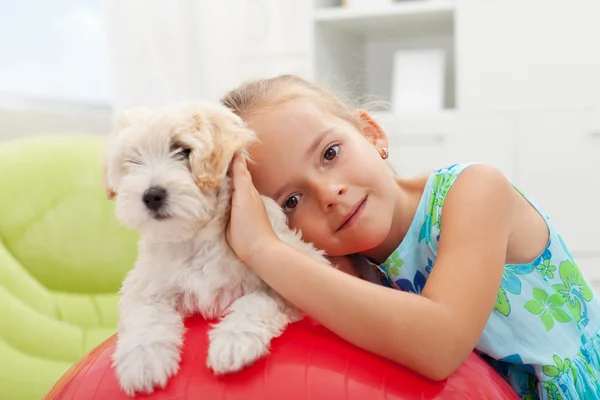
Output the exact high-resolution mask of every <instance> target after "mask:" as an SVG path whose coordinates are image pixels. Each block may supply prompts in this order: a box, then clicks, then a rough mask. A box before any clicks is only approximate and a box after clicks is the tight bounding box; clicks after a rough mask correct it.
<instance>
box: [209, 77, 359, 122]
mask: <svg viewBox="0 0 600 400" xmlns="http://www.w3.org/2000/svg"><path fill="white" fill-rule="evenodd" d="M300 97H304V98H309V99H312V100H315V101H319V102H321V103H322V104H323V105H324V106H325V107H326V108H327V110H328V111H329V112H330V113H332V114H333V115H335V116H336V117H338V118H341V119H343V120H346V121H347V122H349V123H351V124H352V125H354V126H355V127H356V128H357V129H359V130H360V129H361V123H360V122H359V120H358V119H357V118H355V117H354V111H353V108H352V107H350V106H348V105H347V102H344V101H342V99H341V98H340V97H339V96H338V95H336V94H334V93H333V92H331V91H328V90H326V89H324V88H322V87H320V86H318V85H315V84H313V83H310V82H308V81H306V80H304V79H302V78H300V77H299V76H296V75H289V74H286V75H279V76H276V77H272V78H264V79H257V80H252V81H248V82H245V83H243V84H242V85H240V86H238V87H237V88H235V89H233V90H231V91H229V92H228V93H227V94H225V96H223V98H222V99H221V103H222V104H223V105H224V106H226V107H227V108H229V109H230V110H231V111H233V112H234V113H235V114H237V115H238V116H239V117H241V118H242V119H247V118H248V117H249V116H250V115H251V114H252V113H253V112H254V111H256V110H257V109H258V108H261V107H267V106H272V105H276V104H280V103H282V102H285V101H288V100H292V99H296V98H300Z"/></svg>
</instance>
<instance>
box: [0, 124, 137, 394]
mask: <svg viewBox="0 0 600 400" xmlns="http://www.w3.org/2000/svg"><path fill="white" fill-rule="evenodd" d="M104 143H105V139H104V138H102V137H96V136H84V135H81V136H44V137H42V136H40V137H33V138H27V139H19V140H13V141H9V142H3V143H1V144H0V399H7V400H8V399H10V400H21V399H24V400H38V399H40V398H41V397H42V396H43V395H44V394H45V393H46V392H47V391H48V390H49V389H50V388H51V387H52V385H53V384H54V382H55V381H56V380H58V379H59V378H60V376H61V375H62V374H63V373H64V372H65V371H66V370H67V369H68V368H69V367H70V366H71V365H72V364H73V363H75V362H76V361H77V360H78V359H79V358H81V357H82V356H83V355H84V354H85V353H86V352H87V351H89V350H90V349H92V348H93V347H94V346H96V345H97V344H98V343H100V342H101V341H103V340H104V339H106V338H107V337H108V336H110V335H111V334H113V333H114V332H115V331H116V325H117V301H118V297H117V293H118V290H119V288H120V285H121V281H122V279H123V277H124V276H125V274H126V272H127V271H128V270H129V269H130V268H131V267H132V266H133V262H134V260H135V256H136V249H137V247H136V242H137V240H138V235H137V233H136V232H133V231H131V230H128V229H127V228H125V227H123V226H122V225H120V224H119V222H118V221H117V220H116V218H115V216H114V204H113V203H112V202H110V201H108V200H106V198H105V197H104V193H103V191H102V186H101V180H100V162H101V156H102V151H103V148H104Z"/></svg>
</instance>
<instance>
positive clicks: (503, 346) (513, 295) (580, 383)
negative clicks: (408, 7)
mask: <svg viewBox="0 0 600 400" xmlns="http://www.w3.org/2000/svg"><path fill="white" fill-rule="evenodd" d="M223 103H224V104H225V105H226V106H227V107H229V108H230V109H231V110H233V111H234V112H235V113H236V114H238V115H240V116H241V117H242V118H244V120H245V121H247V123H248V125H249V127H250V128H252V129H254V130H255V131H256V133H257V134H258V136H259V138H260V143H259V144H257V145H256V146H254V147H253V148H252V149H251V151H250V155H251V159H252V161H251V162H249V165H246V163H245V161H244V160H243V159H242V158H241V157H236V159H235V162H234V166H233V175H234V195H233V200H232V202H233V204H232V210H231V219H230V223H229V227H228V240H229V242H230V244H231V246H232V247H233V249H234V250H235V251H236V253H237V254H238V256H239V257H240V258H241V259H243V260H244V261H245V262H246V263H248V265H249V266H250V267H251V268H253V269H254V270H255V271H256V273H258V274H259V275H260V276H261V277H262V278H263V279H264V280H265V281H266V282H267V283H268V284H269V285H270V286H271V287H273V288H274V289H275V290H276V291H277V292H279V293H280V294H281V295H283V296H284V297H286V298H287V299H288V300H289V301H291V302H292V303H294V304H295V305H296V306H298V307H299V308H300V309H302V310H304V311H305V312H306V313H307V314H308V315H311V316H312V317H313V318H315V319H316V320H318V321H319V322H320V323H322V324H323V325H324V326H326V327H327V328H329V329H330V330H332V331H333V332H335V333H336V334H338V335H339V336H341V337H342V338H344V339H346V340H348V341H349V342H351V343H353V344H355V345H357V346H359V347H361V348H363V349H366V350H368V351H371V352H373V353H376V354H379V355H381V356H384V357H387V358H389V359H391V360H393V361H395V362H398V363H401V364H403V365H406V366H408V367H409V368H411V369H413V370H415V371H417V372H418V373H420V374H422V375H424V376H426V377H429V378H431V379H435V380H441V379H444V378H446V377H447V376H448V375H450V374H451V373H452V372H453V371H454V370H455V369H456V368H457V367H458V366H459V365H460V364H461V363H462V362H463V361H464V360H465V358H466V357H467V356H468V355H469V353H470V352H471V351H473V349H475V350H476V351H477V352H478V353H479V354H481V355H483V356H484V357H485V359H486V360H487V361H488V362H489V363H490V364H491V365H492V366H493V367H494V368H495V369H496V370H497V371H499V373H501V374H502V375H503V376H504V377H505V378H506V379H507V381H508V382H509V383H510V384H511V385H512V387H513V388H514V390H515V391H516V392H517V393H518V394H519V395H520V396H521V397H522V398H523V399H537V398H540V399H569V400H571V399H600V300H598V297H597V295H596V294H595V293H594V292H593V290H592V288H591V287H590V285H589V284H588V282H586V280H585V278H584V276H583V275H582V273H581V271H580V270H579V268H578V267H577V261H576V260H575V259H574V258H573V256H572V254H571V253H570V251H569V249H568V248H567V246H566V244H565V243H564V241H563V240H562V238H561V236H560V233H559V232H558V231H557V229H556V227H555V226H554V225H553V223H552V221H551V220H550V219H549V217H548V216H547V215H546V214H545V213H544V212H543V211H542V210H541V209H540V207H539V206H537V205H536V203H534V202H533V201H532V200H531V199H529V198H528V197H527V196H526V195H525V194H523V193H522V192H520V191H518V190H517V189H515V188H514V187H513V186H512V185H511V184H510V183H509V182H508V181H507V180H506V178H505V177H504V176H503V175H502V174H501V173H500V172H499V171H498V170H496V169H495V168H493V167H491V166H489V165H485V164H459V165H452V166H448V167H446V168H442V169H440V170H438V171H436V172H434V173H432V174H431V175H430V176H428V177H422V178H410V179H404V178H402V179H401V178H397V177H395V176H394V174H393V173H392V171H391V169H390V168H389V167H388V165H387V163H386V161H385V159H387V158H388V150H387V147H388V139H387V136H386V134H385V132H384V131H383V130H382V129H381V127H380V126H379V125H378V124H377V123H376V122H375V121H374V120H373V119H372V118H371V117H370V116H369V114H367V113H366V112H364V111H360V110H357V111H354V110H351V109H349V108H348V107H347V106H346V105H345V104H344V103H343V102H342V101H340V100H339V99H338V98H337V97H335V96H334V95H332V94H331V93H329V92H327V91H325V90H323V89H321V88H319V87H317V86H315V85H313V84H310V83H308V82H306V81H304V80H302V79H300V78H298V77H294V76H289V75H285V76H280V77H276V78H272V79H265V80H258V81H254V82H249V83H246V84H244V85H242V86H241V87H239V88H237V89H235V90H233V91H231V92H230V93H228V94H227V95H226V96H225V98H224V99H223ZM259 192H260V193H261V194H265V195H267V196H269V197H271V198H273V199H275V200H276V201H277V202H279V203H280V204H281V207H282V208H283V209H284V210H285V212H286V213H287V215H288V218H289V224H290V226H292V227H294V228H298V229H300V230H301V231H302V233H303V237H304V239H305V240H307V241H310V242H313V243H314V244H315V245H316V246H317V247H319V248H321V249H324V250H325V251H326V252H327V254H328V255H329V256H330V257H331V259H332V261H333V262H334V263H335V264H336V265H337V266H338V268H337V269H336V268H331V267H328V266H326V265H322V264H320V263H318V262H317V261H314V260H313V259H311V258H309V257H308V256H305V255H303V254H301V253H299V252H297V251H295V250H294V249H292V248H291V247H289V246H287V245H285V244H284V243H282V242H280V241H279V240H278V239H277V237H276V235H275V233H274V232H273V230H272V229H271V226H270V224H269V221H268V219H267V216H266V212H265V210H264V207H263V203H262V202H261V200H260V197H259V194H258V193H259ZM344 272H345V273H344ZM357 278H362V279H357ZM373 282H374V283H377V285H374V284H373Z"/></svg>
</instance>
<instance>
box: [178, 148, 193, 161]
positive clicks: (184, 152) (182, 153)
mask: <svg viewBox="0 0 600 400" xmlns="http://www.w3.org/2000/svg"><path fill="white" fill-rule="evenodd" d="M191 152H192V150H190V149H181V150H179V151H178V152H177V157H181V158H184V159H186V160H187V159H188V158H190V153H191Z"/></svg>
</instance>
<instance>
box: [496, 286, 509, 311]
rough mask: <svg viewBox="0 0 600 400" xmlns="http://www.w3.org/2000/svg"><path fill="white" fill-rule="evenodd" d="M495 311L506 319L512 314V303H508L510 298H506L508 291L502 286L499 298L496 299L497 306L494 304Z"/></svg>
mask: <svg viewBox="0 0 600 400" xmlns="http://www.w3.org/2000/svg"><path fill="white" fill-rule="evenodd" d="M494 310H496V311H498V312H499V313H500V314H502V315H504V316H505V317H508V316H509V314H510V302H509V301H508V297H506V290H504V289H503V288H502V286H500V289H499V290H498V297H497V298H496V304H494Z"/></svg>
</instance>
